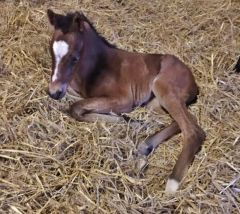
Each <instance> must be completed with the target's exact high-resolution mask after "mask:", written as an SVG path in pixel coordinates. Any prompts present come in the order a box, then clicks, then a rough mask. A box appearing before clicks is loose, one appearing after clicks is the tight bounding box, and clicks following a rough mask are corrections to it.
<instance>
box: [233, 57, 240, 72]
mask: <svg viewBox="0 0 240 214" xmlns="http://www.w3.org/2000/svg"><path fill="white" fill-rule="evenodd" d="M234 70H235V72H236V73H240V57H239V59H238V61H237V64H236V65H235V67H234Z"/></svg>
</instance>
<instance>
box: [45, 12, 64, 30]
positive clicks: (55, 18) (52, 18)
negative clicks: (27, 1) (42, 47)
mask: <svg viewBox="0 0 240 214" xmlns="http://www.w3.org/2000/svg"><path fill="white" fill-rule="evenodd" d="M47 15H48V19H49V22H50V24H51V25H53V26H54V27H56V26H57V25H58V22H59V21H61V19H62V18H63V17H64V16H63V15H60V14H57V13H54V12H53V11H52V10H51V9H48V10H47Z"/></svg>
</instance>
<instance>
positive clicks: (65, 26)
mask: <svg viewBox="0 0 240 214" xmlns="http://www.w3.org/2000/svg"><path fill="white" fill-rule="evenodd" d="M76 13H78V12H75V13H67V15H66V16H63V15H60V16H61V17H60V20H61V21H60V22H59V23H58V26H57V27H58V28H60V29H61V30H62V31H63V33H68V32H70V31H71V24H72V22H73V19H74V17H75V15H76ZM79 14H80V19H81V20H82V21H85V22H87V23H88V24H89V26H90V27H91V28H92V30H93V31H94V32H95V33H96V34H97V36H98V37H99V38H100V39H101V40H102V41H103V42H104V44H106V45H107V46H108V47H111V48H116V46H115V45H113V44H111V43H110V42H108V41H107V40H106V39H105V38H104V37H103V36H102V35H101V34H100V33H98V32H97V30H96V28H95V27H94V25H93V24H92V22H91V21H89V19H88V18H87V17H86V16H85V15H84V14H83V13H82V12H80V13H79Z"/></svg>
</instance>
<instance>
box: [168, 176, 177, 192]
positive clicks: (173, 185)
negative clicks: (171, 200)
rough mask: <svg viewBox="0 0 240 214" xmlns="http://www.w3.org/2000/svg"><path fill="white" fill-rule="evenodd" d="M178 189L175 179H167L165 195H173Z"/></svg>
mask: <svg viewBox="0 0 240 214" xmlns="http://www.w3.org/2000/svg"><path fill="white" fill-rule="evenodd" d="M178 188H179V182H178V181H177V180H175V179H173V178H172V179H171V178H169V179H168V181H167V184H166V189H165V192H166V193H170V194H171V193H175V192H176V191H177V190H178Z"/></svg>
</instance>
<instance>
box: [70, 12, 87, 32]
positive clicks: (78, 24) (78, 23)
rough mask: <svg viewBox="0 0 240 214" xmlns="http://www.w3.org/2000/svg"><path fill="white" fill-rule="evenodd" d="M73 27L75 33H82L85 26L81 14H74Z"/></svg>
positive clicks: (83, 17)
mask: <svg viewBox="0 0 240 214" xmlns="http://www.w3.org/2000/svg"><path fill="white" fill-rule="evenodd" d="M73 26H74V27H75V29H76V30H77V31H80V32H82V31H84V30H85V28H86V27H87V26H86V17H85V16H84V15H83V13H80V12H75V14H74V18H73Z"/></svg>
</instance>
